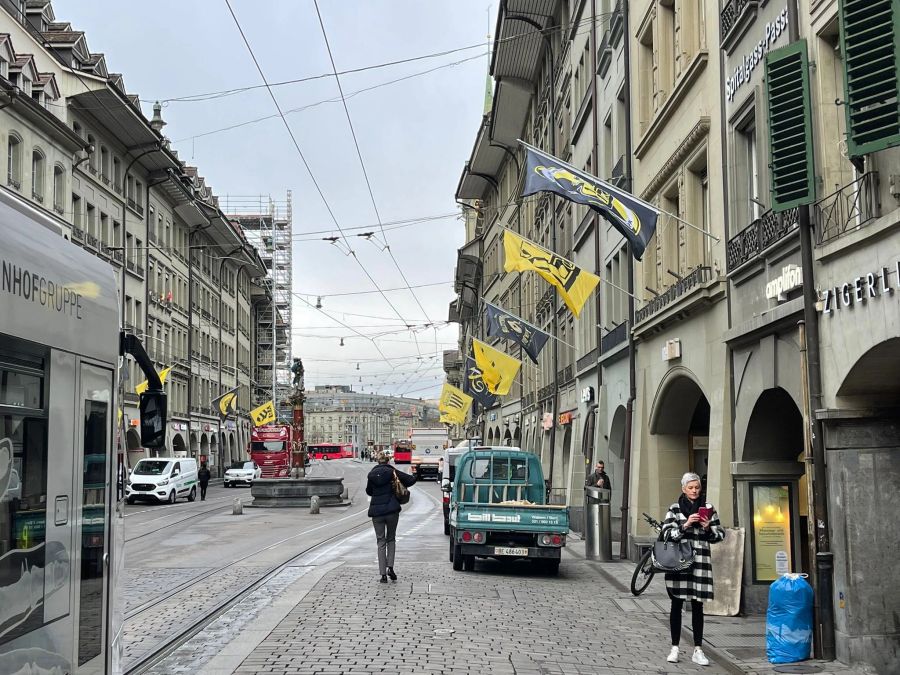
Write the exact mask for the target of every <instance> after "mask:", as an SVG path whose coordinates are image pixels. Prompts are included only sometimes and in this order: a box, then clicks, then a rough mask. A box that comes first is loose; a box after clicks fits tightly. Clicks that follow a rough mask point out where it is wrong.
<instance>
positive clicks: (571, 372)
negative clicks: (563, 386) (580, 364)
mask: <svg viewBox="0 0 900 675" xmlns="http://www.w3.org/2000/svg"><path fill="white" fill-rule="evenodd" d="M556 375H557V377H559V381H560V383H564V382H569V381H570V380H572V378H573V377H574V376H575V369H574V367H573V365H572V364H571V363H570V364H569V365H567V366H566V367H565V368H563V369H562V370H560V371H559V372H558V373H557V374H556Z"/></svg>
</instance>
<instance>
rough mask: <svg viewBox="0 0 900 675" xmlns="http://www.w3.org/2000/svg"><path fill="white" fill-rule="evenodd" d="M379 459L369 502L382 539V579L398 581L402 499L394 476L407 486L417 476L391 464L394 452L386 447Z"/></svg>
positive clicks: (369, 486)
mask: <svg viewBox="0 0 900 675" xmlns="http://www.w3.org/2000/svg"><path fill="white" fill-rule="evenodd" d="M375 461H376V462H378V466H376V467H375V468H373V469H372V470H371V471H370V472H369V476H368V480H367V482H366V494H367V495H369V496H370V497H371V498H372V499H371V501H370V502H369V517H370V518H371V519H372V526H373V527H374V528H375V538H376V540H377V542H378V571H379V573H380V574H381V579H380V581H381V583H383V584H386V583H387V578H388V577H390V578H391V581H397V575H396V574H395V573H394V551H395V549H396V542H395V539H396V535H397V523H398V522H399V520H400V502H399V501H397V497H396V496H395V495H394V476H397V478H398V479H399V481H400V482H401V483H402V484H403V485H404V486H405V487H407V488H408V487H411V486H412V485H413V484H415V482H416V477H415V476H410V475H409V474H407V473H403V472H402V471H398V470H397V469H395V468H394V467H393V466H391V465H390V464H389V462H390V461H391V455H390V453H388V452H385V451H384V450H382V451H380V452H379V453H378V454H377V455H375Z"/></svg>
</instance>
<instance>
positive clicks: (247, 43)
mask: <svg viewBox="0 0 900 675" xmlns="http://www.w3.org/2000/svg"><path fill="white" fill-rule="evenodd" d="M225 5H226V6H227V7H228V11H229V13H230V14H231V18H232V19H233V20H234V23H235V26H237V29H238V32H239V33H240V34H241V39H243V41H244V45H245V46H246V47H247V51H248V52H250V57H251V58H252V59H253V63H254V65H255V66H256V70H257V71H259V76H260V77H261V78H262V81H263V82H264V83H265V85H266V91H267V92H268V93H269V97H270V98H271V99H272V103H274V104H275V108H276V109H277V110H278V114H279V116H280V117H281V121H282V123H283V124H284V128H285V129H286V130H287V132H288V135H289V136H290V137H291V142H292V143H293V144H294V148H295V149H296V151H297V154H298V155H299V156H300V159H301V160H302V162H303V166H304V167H305V168H306V171H307V173H308V174H309V177H310V180H312V182H313V185H314V186H315V188H316V191H317V192H318V193H319V197H320V198H321V199H322V203H323V204H325V208H326V209H327V211H328V214H329V215H330V216H331V219H332V221H333V222H334V224H335V227H337V229H338V231H339V232H340V233H341V236H342V237H343V239H344V243H345V244H346V246H347V248H348V249H349V251H350V253H351V254H352V256H353V259H354V260H355V261H356V262H357V264H358V265H359V266H360V268H361V269H362V271H363V272H364V273H365V275H366V276H367V277H368V278H369V281H371V282H372V285H374V286H375V288H377V289H378V290H379V292H381V297H382V298H384V301H385V302H386V303H387V304H388V306H390V308H391V309H392V310H393V311H394V313H395V314H396V315H397V316H398V317H400V318H401V319H402V318H403V316H402V315H401V314H400V311H399V310H398V309H397V307H396V306H395V305H394V303H392V302H391V301H390V299H388V297H387V295H385V294H384V292H383V291H381V289H380V287H379V286H378V283H377V282H376V281H375V279H374V278H373V277H372V275H371V274H370V273H369V270H367V269H366V266H365V265H363V264H362V261H361V260H360V259H359V257H358V256H357V255H356V252H355V251H354V250H353V247H352V246H350V242H349V241H348V239H347V235H346V234H345V233H344V231H343V230H342V229H341V225H340V223H339V222H338V219H337V217H336V216H335V215H334V211H333V210H332V208H331V204H329V203H328V200H327V199H326V198H325V193H324V192H323V191H322V188H321V186H320V185H319V181H317V180H316V176H315V174H314V173H313V171H312V168H311V167H310V166H309V162H307V161H306V157H305V156H304V154H303V151H302V150H301V149H300V144H299V143H298V142H297V138H296V136H294V131H293V129H291V125H290V124H288V121H287V119H286V118H285V116H284V112H282V110H281V105H280V104H279V103H278V99H277V98H276V97H275V93H274V92H273V91H272V88H271V87H270V86H269V82H268V80H267V79H266V74H265V73H264V72H263V69H262V66H261V65H260V64H259V60H257V58H256V54H255V53H254V52H253V48H252V47H251V46H250V41H249V40H248V39H247V35H246V34H245V33H244V29H243V27H242V26H241V22H240V21H238V18H237V15H236V14H235V13H234V8H233V7H232V6H231V0H225ZM373 343H374V341H373ZM376 346H377V345H376ZM378 351H379V352H381V349H380V348H379V349H378Z"/></svg>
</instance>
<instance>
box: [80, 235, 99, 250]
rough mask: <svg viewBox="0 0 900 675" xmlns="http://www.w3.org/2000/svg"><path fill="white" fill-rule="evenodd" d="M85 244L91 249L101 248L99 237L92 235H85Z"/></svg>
mask: <svg viewBox="0 0 900 675" xmlns="http://www.w3.org/2000/svg"><path fill="white" fill-rule="evenodd" d="M84 243H85V244H87V245H88V246H90V247H91V248H100V242H99V241H98V240H97V237H95V236H94V235H92V234H90V233H88V234H85V235H84Z"/></svg>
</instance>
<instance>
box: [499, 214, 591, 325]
mask: <svg viewBox="0 0 900 675" xmlns="http://www.w3.org/2000/svg"><path fill="white" fill-rule="evenodd" d="M503 253H504V257H505V260H504V263H503V269H504V270H506V271H507V272H515V271H519V272H525V271H527V270H533V271H535V272H537V273H538V274H540V275H541V276H542V277H544V279H546V280H547V281H548V282H549V283H550V284H553V285H554V286H556V289H557V290H558V291H559V294H560V295H561V296H562V299H563V301H564V302H565V303H566V306H568V308H569V309H571V310H572V314H574V315H575V316H578V315H579V314H581V308H582V307H584V303H585V301H586V300H587V299H588V298H589V297H590V295H591V293H592V292H593V290H594V289H595V288H596V287H597V284H599V283H600V277H598V276H597V275H596V274H591V273H590V272H587V271H585V270H583V269H581V268H580V267H578V266H577V265H575V263H573V262H572V261H571V260H566V259H565V258H563V257H562V256H558V255H556V254H555V253H554V252H553V251H548V250H547V249H545V248H544V247H543V246H539V245H538V244H535V243H534V242H533V241H531V240H530V239H525V238H524V237H520V236H519V235H517V234H516V233H515V232H511V231H510V230H505V231H504V232H503Z"/></svg>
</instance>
